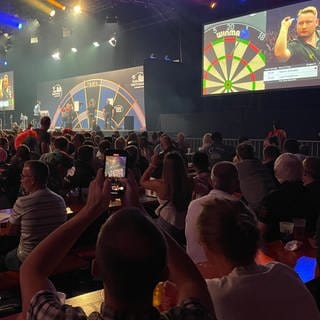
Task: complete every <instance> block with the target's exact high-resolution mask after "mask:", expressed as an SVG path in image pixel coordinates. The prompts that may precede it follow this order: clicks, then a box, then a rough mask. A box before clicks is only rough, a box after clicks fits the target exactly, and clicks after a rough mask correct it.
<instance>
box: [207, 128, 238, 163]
mask: <svg viewBox="0 0 320 320" xmlns="http://www.w3.org/2000/svg"><path fill="white" fill-rule="evenodd" d="M211 137H212V144H211V145H210V146H209V147H208V148H207V151H206V153H207V155H208V157H209V162H210V165H211V166H213V165H214V164H215V163H217V162H219V161H232V159H233V156H234V150H233V148H232V147H230V146H227V145H225V144H224V143H223V140H222V135H221V133H220V132H214V133H213V134H212V135H211Z"/></svg>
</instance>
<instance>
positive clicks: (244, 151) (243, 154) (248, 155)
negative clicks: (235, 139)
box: [237, 142, 254, 160]
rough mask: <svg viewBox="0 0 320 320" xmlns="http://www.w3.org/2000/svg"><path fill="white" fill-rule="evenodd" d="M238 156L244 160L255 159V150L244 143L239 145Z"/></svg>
mask: <svg viewBox="0 0 320 320" xmlns="http://www.w3.org/2000/svg"><path fill="white" fill-rule="evenodd" d="M237 155H238V156H239V157H240V158H241V159H242V160H246V159H254V149H253V146H252V145H251V144H249V143H246V142H242V143H240V144H238V145H237Z"/></svg>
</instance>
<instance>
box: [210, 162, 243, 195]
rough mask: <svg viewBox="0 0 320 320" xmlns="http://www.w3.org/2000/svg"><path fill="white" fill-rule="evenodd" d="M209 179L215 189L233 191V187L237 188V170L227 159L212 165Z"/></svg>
mask: <svg viewBox="0 0 320 320" xmlns="http://www.w3.org/2000/svg"><path fill="white" fill-rule="evenodd" d="M211 180H212V181H214V184H215V185H216V186H215V187H216V188H217V189H219V190H222V191H225V192H234V191H235V190H234V189H236V188H239V177H238V170H237V168H236V166H235V165H234V164H233V163H232V162H229V161H220V162H218V163H216V164H215V165H214V166H213V167H212V169H211Z"/></svg>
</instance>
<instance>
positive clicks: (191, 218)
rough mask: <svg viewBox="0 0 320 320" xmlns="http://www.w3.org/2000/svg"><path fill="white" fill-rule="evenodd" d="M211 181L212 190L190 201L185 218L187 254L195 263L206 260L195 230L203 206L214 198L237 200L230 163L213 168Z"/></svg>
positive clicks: (234, 173)
mask: <svg viewBox="0 0 320 320" xmlns="http://www.w3.org/2000/svg"><path fill="white" fill-rule="evenodd" d="M211 180H212V186H213V190H211V191H210V192H209V193H208V194H207V195H206V196H203V197H201V198H198V199H195V200H193V201H191V203H190V205H189V208H188V212H187V216H186V227H185V234H186V240H187V253H188V255H189V256H190V257H191V259H192V260H193V262H195V263H200V262H205V261H206V260H207V258H206V256H205V253H204V251H203V249H202V247H201V245H200V244H199V240H198V239H199V234H198V229H197V221H198V217H199V216H200V213H201V211H202V209H203V204H204V203H206V202H207V201H208V200H213V199H215V198H223V199H229V200H238V199H237V198H236V197H235V196H234V193H236V192H237V191H239V178H238V171H237V168H236V167H235V165H234V164H233V163H232V162H228V161H221V162H218V163H217V164H216V165H215V166H213V168H212V170H211Z"/></svg>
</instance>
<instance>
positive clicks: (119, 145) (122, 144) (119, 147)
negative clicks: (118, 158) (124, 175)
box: [114, 137, 126, 150]
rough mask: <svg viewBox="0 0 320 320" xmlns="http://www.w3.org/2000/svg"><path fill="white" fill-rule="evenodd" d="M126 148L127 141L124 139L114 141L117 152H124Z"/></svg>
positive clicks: (119, 138)
mask: <svg viewBox="0 0 320 320" xmlns="http://www.w3.org/2000/svg"><path fill="white" fill-rule="evenodd" d="M125 147H126V139H125V138H124V137H118V138H117V139H116V140H115V141H114V148H115V149H116V150H124V148H125Z"/></svg>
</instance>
